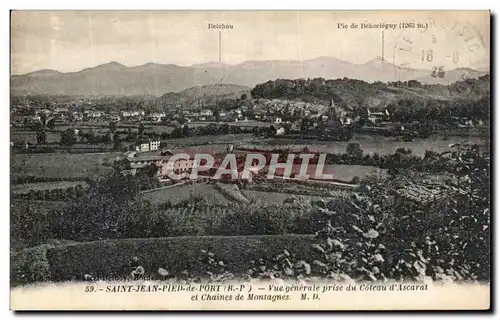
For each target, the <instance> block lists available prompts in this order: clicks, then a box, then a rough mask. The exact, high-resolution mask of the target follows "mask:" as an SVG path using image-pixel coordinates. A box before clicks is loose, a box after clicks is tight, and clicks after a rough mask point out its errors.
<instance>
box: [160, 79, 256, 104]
mask: <svg viewBox="0 0 500 320" xmlns="http://www.w3.org/2000/svg"><path fill="white" fill-rule="evenodd" d="M243 94H246V95H247V96H250V88H249V87H245V86H239V85H235V84H214V85H206V86H196V87H192V88H189V89H186V90H183V91H181V92H178V93H177V92H169V93H166V94H164V95H162V96H161V97H160V98H158V102H159V103H161V104H163V103H168V104H182V105H185V106H192V105H197V104H201V103H203V104H204V105H211V104H215V103H216V102H217V101H218V100H223V99H239V98H240V97H241V96H242V95H243Z"/></svg>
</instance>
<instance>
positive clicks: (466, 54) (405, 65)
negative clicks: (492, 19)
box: [394, 19, 489, 81]
mask: <svg viewBox="0 0 500 320" xmlns="http://www.w3.org/2000/svg"><path fill="white" fill-rule="evenodd" d="M428 25H429V27H428V28H426V29H403V30H402V31H401V33H400V35H399V37H398V39H397V40H396V44H395V46H394V65H395V71H396V72H397V75H398V78H400V77H401V76H402V75H404V73H405V72H409V71H411V70H412V69H413V70H429V74H427V75H424V76H431V77H432V78H435V79H436V80H437V81H439V79H443V78H446V77H447V72H448V71H451V70H454V69H457V70H461V72H462V74H461V75H460V77H461V78H462V79H464V80H465V79H467V78H470V77H471V76H472V74H471V71H470V69H474V67H479V66H481V64H482V63H484V62H485V61H488V60H489V59H488V50H487V49H486V46H485V42H484V39H483V37H482V35H481V34H480V33H479V32H478V31H477V29H476V28H475V27H474V26H473V25H472V24H470V23H469V22H467V21H465V22H463V21H456V20H450V19H443V20H442V21H436V20H435V19H429V20H428ZM459 68H461V69H459ZM403 78H404V76H403Z"/></svg>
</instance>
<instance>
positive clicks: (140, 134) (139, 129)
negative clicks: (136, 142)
mask: <svg viewBox="0 0 500 320" xmlns="http://www.w3.org/2000/svg"><path fill="white" fill-rule="evenodd" d="M138 133H139V136H142V134H143V133H144V125H143V124H142V123H140V124H139V128H138Z"/></svg>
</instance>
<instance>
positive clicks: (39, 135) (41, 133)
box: [36, 130, 47, 144]
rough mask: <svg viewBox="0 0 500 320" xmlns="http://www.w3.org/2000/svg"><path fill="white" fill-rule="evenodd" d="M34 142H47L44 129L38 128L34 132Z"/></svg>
mask: <svg viewBox="0 0 500 320" xmlns="http://www.w3.org/2000/svg"><path fill="white" fill-rule="evenodd" d="M36 142H37V143H38V144H45V143H47V133H46V132H45V131H44V130H38V131H37V132H36Z"/></svg>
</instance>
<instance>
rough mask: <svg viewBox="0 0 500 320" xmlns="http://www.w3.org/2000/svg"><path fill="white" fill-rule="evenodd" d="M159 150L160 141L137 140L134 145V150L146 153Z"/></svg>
mask: <svg viewBox="0 0 500 320" xmlns="http://www.w3.org/2000/svg"><path fill="white" fill-rule="evenodd" d="M159 149H160V140H145V139H143V140H138V141H137V142H136V144H135V150H136V151H141V152H146V151H156V150H159Z"/></svg>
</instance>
